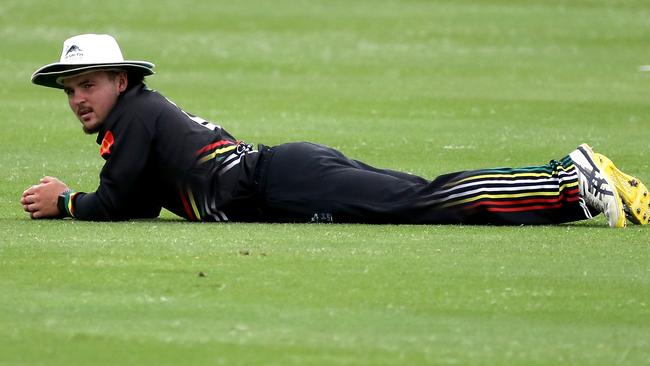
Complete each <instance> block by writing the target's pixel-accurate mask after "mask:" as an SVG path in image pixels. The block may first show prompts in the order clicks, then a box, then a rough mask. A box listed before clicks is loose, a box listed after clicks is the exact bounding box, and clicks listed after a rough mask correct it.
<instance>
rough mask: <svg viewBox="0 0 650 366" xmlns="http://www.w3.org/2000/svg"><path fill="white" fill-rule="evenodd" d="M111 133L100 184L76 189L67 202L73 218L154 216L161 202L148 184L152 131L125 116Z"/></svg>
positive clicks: (108, 218) (104, 147)
mask: <svg viewBox="0 0 650 366" xmlns="http://www.w3.org/2000/svg"><path fill="white" fill-rule="evenodd" d="M106 133H107V134H108V133H111V135H112V140H113V141H112V144H111V145H109V146H108V149H106V146H102V152H103V157H104V158H105V159H106V163H105V164H104V167H103V168H102V171H101V173H100V175H99V187H98V188H97V191H95V192H93V193H77V194H75V195H74V197H73V198H72V199H71V203H70V205H69V206H68V207H69V210H68V211H69V212H68V214H69V215H70V216H72V217H73V218H77V219H81V220H94V221H117V220H127V219H132V218H153V217H157V216H158V215H159V214H160V210H161V204H160V203H159V202H160V200H159V199H158V197H156V195H157V192H156V190H155V187H153V186H152V185H149V184H147V182H148V181H151V180H152V179H153V177H152V176H151V174H152V172H151V170H150V169H147V168H148V167H147V164H148V162H149V161H150V158H151V156H150V155H151V154H152V151H153V141H154V140H153V131H150V130H149V129H147V128H146V126H145V125H144V123H143V122H141V121H140V120H139V119H138V118H137V117H135V116H130V117H129V116H124V117H123V118H122V119H121V120H120V121H119V125H117V126H115V130H114V131H107V132H106Z"/></svg>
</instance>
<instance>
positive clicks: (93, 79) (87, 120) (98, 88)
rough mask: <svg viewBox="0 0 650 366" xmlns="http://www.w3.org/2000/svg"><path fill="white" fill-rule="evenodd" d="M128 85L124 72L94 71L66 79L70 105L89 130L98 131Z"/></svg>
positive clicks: (65, 87)
mask: <svg viewBox="0 0 650 366" xmlns="http://www.w3.org/2000/svg"><path fill="white" fill-rule="evenodd" d="M126 85H127V78H126V73H124V72H120V73H117V74H115V73H110V72H106V71H95V72H92V73H88V74H83V75H78V76H72V77H69V78H66V79H64V80H63V90H64V91H65V93H66V94H67V95H68V103H69V104H70V108H71V109H72V112H74V114H75V116H77V118H79V121H81V124H82V125H83V130H84V132H86V133H87V134H92V133H97V131H99V128H100V127H101V125H102V123H104V120H105V119H106V117H108V114H109V113H110V112H111V110H112V109H113V107H114V106H115V103H116V102H117V97H118V96H119V95H120V93H121V92H123V91H124V90H125V89H126Z"/></svg>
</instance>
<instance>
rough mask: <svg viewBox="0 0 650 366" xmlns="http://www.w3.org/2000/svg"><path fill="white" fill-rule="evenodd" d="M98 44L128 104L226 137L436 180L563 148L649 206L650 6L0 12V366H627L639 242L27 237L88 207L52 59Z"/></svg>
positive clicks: (644, 351)
mask: <svg viewBox="0 0 650 366" xmlns="http://www.w3.org/2000/svg"><path fill="white" fill-rule="evenodd" d="M88 32H97V33H104V32H106V33H111V34H113V35H115V36H116V38H117V39H118V41H119V42H120V44H121V46H122V49H123V52H124V54H125V56H126V58H129V59H136V60H148V61H153V62H155V63H156V64H157V71H158V74H157V75H155V76H153V77H151V78H149V81H148V84H149V86H151V87H152V88H154V89H157V90H159V91H161V92H162V93H164V94H165V95H166V96H167V97H169V98H171V99H173V100H174V101H175V102H176V103H177V104H179V105H181V106H182V107H183V108H184V109H185V110H187V111H190V112H192V113H195V114H198V115H200V116H202V117H204V118H207V119H210V120H212V121H215V122H218V123H220V124H222V125H223V126H224V127H225V128H226V129H227V130H229V131H230V132H232V133H233V134H234V135H235V136H237V137H238V138H240V139H244V140H246V141H249V142H260V143H265V144H269V145H272V144H276V143H281V142H287V141H299V140H309V141H315V142H319V143H323V144H326V145H330V146H333V147H336V148H338V149H340V150H342V151H343V152H345V153H346V154H347V155H349V156H351V157H353V158H357V159H361V160H364V161H366V162H368V163H371V164H373V165H377V166H380V167H387V168H393V169H399V170H404V171H409V172H412V173H416V174H420V175H424V176H427V177H434V176H436V175H438V174H442V173H446V172H450V171H455V170H462V169H470V168H481V167H495V166H522V165H534V164H541V163H544V162H546V161H548V160H550V159H555V158H560V157H562V156H564V155H565V154H566V153H568V152H569V151H571V150H572V149H574V148H575V146H577V145H578V144H579V143H581V142H589V143H591V144H592V145H593V146H594V147H595V148H596V149H597V150H599V151H602V152H604V153H606V154H607V155H608V156H609V157H611V158H612V160H614V161H615V162H616V163H617V165H619V166H620V167H622V168H624V170H625V171H627V172H629V173H631V174H633V175H636V176H638V177H639V178H641V179H642V180H644V181H645V182H646V183H650V169H649V165H650V147H649V145H648V141H649V140H650V127H649V126H650V124H649V122H650V117H649V116H650V102H649V99H648V96H649V91H650V73H647V74H644V73H641V72H639V66H640V65H645V64H650V4H648V2H647V1H645V0H644V1H642V0H639V1H624V0H621V1H613V0H571V1H568V0H567V1H561V0H549V1H541V0H539V1H532V0H519V1H515V0H511V1H508V0H485V1H482V0H481V1H478V0H474V1H469V0H467V1H464V0H448V1H396V0H354V1H341V0H332V1H325V0H321V1H306V0H305V1H289V0H280V1H272V2H263V3H261V4H260V3H259V2H255V1H234V2H233V1H221V0H219V1H210V2H208V1H202V2H197V3H195V4H190V3H186V2H179V1H173V2H172V1H168V0H160V1H153V0H146V1H140V2H126V1H115V2H111V1H105V2H102V3H99V2H95V1H86V0H80V1H76V2H72V1H59V2H57V1H36V0H34V1H30V0H21V1H17V0H8V1H4V2H3V5H2V9H0V35H1V38H0V39H1V40H0V65H1V66H2V68H1V71H0V73H1V74H0V75H1V80H2V81H3V86H2V88H0V97H1V99H0V100H1V102H0V177H2V180H1V184H0V365H199V364H203V365H208V364H209V365H258V364H259V365H262V364H263V365H424V364H435V365H650V240H649V239H650V235H649V233H650V231H648V227H638V226H636V227H633V226H630V227H628V228H626V229H624V230H611V229H608V228H606V227H605V221H604V219H602V218H597V219H595V220H593V221H590V222H581V223H576V224H572V225H561V226H555V227H472V226H371V225H308V224H293V225H262V224H234V223H233V224H197V223H189V222H183V221H180V220H178V219H177V218H175V217H174V216H173V215H172V214H170V213H163V215H162V218H161V219H159V220H152V221H136V222H124V223H92V222H75V221H70V220H67V221H32V220H30V219H29V218H28V217H27V216H26V215H25V214H24V213H23V212H22V209H21V207H20V204H19V198H20V194H21V193H22V191H23V190H24V189H25V188H26V187H28V186H29V185H31V184H33V183H35V182H37V180H38V179H39V178H40V177H41V176H43V175H55V176H58V177H59V178H61V179H62V180H64V181H65V182H67V183H68V184H69V185H71V186H73V187H74V188H76V189H78V190H83V191H92V190H94V189H95V188H96V185H97V181H98V179H97V176H98V171H99V169H100V168H101V166H102V159H101V158H100V156H99V154H98V146H97V145H96V143H95V141H94V137H93V136H85V135H83V133H82V132H81V129H80V126H79V124H78V122H77V121H76V120H75V119H74V117H73V116H72V114H71V112H70V111H69V109H68V107H67V103H66V98H65V96H64V94H63V93H62V92H59V91H54V90H50V89H45V88H39V87H35V86H32V85H31V84H30V83H29V78H30V75H31V73H32V72H33V71H34V70H36V68H38V67H40V66H42V65H44V64H46V63H50V62H54V61H55V60H57V59H58V56H59V54H60V51H61V44H62V41H63V40H64V39H65V38H67V37H69V36H71V35H75V34H79V33H88Z"/></svg>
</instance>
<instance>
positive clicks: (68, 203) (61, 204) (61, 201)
mask: <svg viewBox="0 0 650 366" xmlns="http://www.w3.org/2000/svg"><path fill="white" fill-rule="evenodd" d="M74 195H75V191H73V190H72V189H70V188H67V189H66V190H65V191H63V192H61V193H60V194H59V197H58V199H57V201H56V207H57V208H58V209H59V217H60V218H64V217H73V215H72V211H73V210H72V204H73V199H74Z"/></svg>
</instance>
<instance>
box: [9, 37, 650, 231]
mask: <svg viewBox="0 0 650 366" xmlns="http://www.w3.org/2000/svg"><path fill="white" fill-rule="evenodd" d="M153 67H154V65H153V64H151V63H149V62H144V61H128V60H124V58H123V56H122V52H121V50H120V47H119V45H118V44H117V42H116V41H115V39H114V38H113V37H111V36H109V35H95V34H84V35H79V36H75V37H72V38H70V39H68V40H66V41H65V42H64V44H63V52H62V54H61V59H60V62H58V63H53V64H49V65H46V66H43V67H41V68H40V69H38V70H37V71H36V72H35V73H34V75H33V76H32V82H33V83H35V84H38V85H42V86H46V87H51V88H58V89H63V90H64V91H65V93H66V94H67V96H68V102H69V104H70V108H71V109H72V111H73V112H74V114H75V115H76V116H77V118H78V119H79V121H80V122H81V124H82V126H83V130H84V131H85V132H86V133H88V134H93V133H97V134H98V137H97V143H98V144H99V145H100V150H99V153H100V154H101V156H102V158H104V159H105V160H106V162H105V164H104V167H103V168H102V170H101V173H100V183H99V187H98V188H97V190H96V191H95V192H92V193H84V192H78V191H74V190H73V189H71V188H69V187H68V186H67V185H66V184H64V183H63V182H62V181H60V180H58V179H57V178H54V177H44V178H43V179H41V181H40V183H39V184H36V185H34V186H32V187H30V188H28V189H27V190H26V191H25V192H24V193H23V195H22V198H21V203H22V205H23V209H24V210H25V211H26V212H28V213H29V215H30V217H31V218H34V219H42V218H65V217H72V218H75V219H81V220H128V219H134V218H153V217H157V216H158V215H159V213H160V210H161V208H162V207H164V208H166V209H168V210H170V211H171V212H173V213H175V214H176V215H179V216H181V217H183V218H185V219H187V220H193V221H240V222H241V221H246V222H251V221H255V222H346V223H350V222H356V223H394V224H402V223H403V224H460V223H463V224H495V225H520V224H531V225H532V224H559V223H565V222H570V221H577V220H586V219H591V218H592V217H593V216H595V215H598V214H599V213H603V214H604V215H605V217H606V218H607V222H608V224H609V226H611V227H623V226H625V224H626V218H627V219H628V220H630V221H631V222H632V223H635V224H641V225H643V224H647V223H648V216H649V212H650V209H649V206H648V205H649V203H650V198H649V197H648V192H647V189H646V187H645V186H644V185H643V184H642V183H641V182H640V181H639V180H638V179H635V178H634V177H630V176H628V175H626V174H624V173H622V172H621V171H619V170H618V169H617V168H616V167H615V166H614V164H612V162H611V161H610V160H609V159H607V158H606V157H605V156H603V155H600V154H597V153H594V152H593V151H592V150H591V148H590V147H589V146H587V145H586V144H582V145H580V146H579V147H578V148H577V149H576V150H574V151H573V152H571V153H570V154H569V155H567V156H565V157H563V158H562V159H559V160H552V161H551V162H550V163H549V164H548V165H543V166H535V167H526V168H520V169H510V168H498V169H481V170H473V171H461V172H456V173H451V174H446V175H442V176H439V177H437V178H436V179H434V180H432V181H430V180H427V179H425V178H422V177H418V176H414V175H411V174H406V173H402V172H397V171H392V170H384V169H377V168H374V167H371V166H369V165H367V164H364V163H362V162H359V161H356V160H352V159H349V158H347V157H346V156H344V155H343V154H341V153H340V152H338V151H336V150H334V149H331V148H329V147H326V146H321V145H317V144H312V143H306V142H299V143H287V144H282V145H279V146H264V145H258V146H253V145H251V144H247V143H245V142H243V141H240V140H237V139H236V138H235V137H233V136H232V135H231V134H230V133H228V132H227V131H226V130H224V129H223V128H221V127H220V126H217V125H214V124H212V123H210V122H208V121H206V120H204V119H202V118H199V117H196V116H193V115H191V114H189V113H187V112H185V111H183V110H182V109H180V108H179V107H177V106H176V105H175V104H174V103H173V102H171V101H170V100H168V99H166V98H165V97H163V96H162V95H161V94H159V93H158V92H156V91H153V90H150V89H148V88H147V87H146V85H145V84H144V77H145V76H148V75H152V74H153V70H152V69H153Z"/></svg>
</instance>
